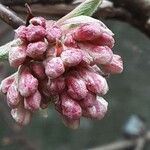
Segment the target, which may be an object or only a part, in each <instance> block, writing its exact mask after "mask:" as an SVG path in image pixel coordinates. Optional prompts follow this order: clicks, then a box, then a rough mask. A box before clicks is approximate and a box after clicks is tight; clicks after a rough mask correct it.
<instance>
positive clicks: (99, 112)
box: [83, 97, 108, 120]
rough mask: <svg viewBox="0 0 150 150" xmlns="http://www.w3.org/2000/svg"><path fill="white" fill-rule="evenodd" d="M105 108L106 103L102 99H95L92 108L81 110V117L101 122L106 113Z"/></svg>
mask: <svg viewBox="0 0 150 150" xmlns="http://www.w3.org/2000/svg"><path fill="white" fill-rule="evenodd" d="M107 106H108V103H107V102H106V101H105V100H104V99H103V98H102V97H97V100H96V101H95V103H94V105H93V106H92V107H87V108H86V109H83V116H84V117H87V118H91V119H98V120H101V119H102V118H103V117H104V116H105V114H106V112H107Z"/></svg>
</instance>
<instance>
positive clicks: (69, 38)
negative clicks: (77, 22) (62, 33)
mask: <svg viewBox="0 0 150 150" xmlns="http://www.w3.org/2000/svg"><path fill="white" fill-rule="evenodd" d="M64 45H65V46H67V47H72V48H77V47H78V45H77V42H76V41H75V40H74V38H73V36H72V35H71V34H68V35H66V37H65V39H64Z"/></svg>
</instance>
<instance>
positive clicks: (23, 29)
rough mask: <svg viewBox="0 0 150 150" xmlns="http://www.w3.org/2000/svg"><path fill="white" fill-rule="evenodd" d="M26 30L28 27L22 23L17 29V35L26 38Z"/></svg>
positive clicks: (22, 38)
mask: <svg viewBox="0 0 150 150" xmlns="http://www.w3.org/2000/svg"><path fill="white" fill-rule="evenodd" d="M26 32H27V27H26V26H23V25H22V26H20V27H19V28H17V29H16V30H15V37H16V38H20V39H21V40H26Z"/></svg>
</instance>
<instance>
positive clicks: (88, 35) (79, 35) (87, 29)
mask: <svg viewBox="0 0 150 150" xmlns="http://www.w3.org/2000/svg"><path fill="white" fill-rule="evenodd" d="M103 33H107V34H110V30H108V28H107V27H106V26H103V25H102V24H100V23H96V22H95V23H90V24H83V25H81V26H80V27H78V28H77V29H75V31H74V39H75V40H77V41H93V40H95V39H100V38H101V36H102V34H103ZM110 35H112V32H111V34H110Z"/></svg>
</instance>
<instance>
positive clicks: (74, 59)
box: [60, 48, 82, 67]
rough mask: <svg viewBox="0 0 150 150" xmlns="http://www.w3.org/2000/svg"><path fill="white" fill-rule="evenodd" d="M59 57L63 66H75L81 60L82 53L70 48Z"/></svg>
mask: <svg viewBox="0 0 150 150" xmlns="http://www.w3.org/2000/svg"><path fill="white" fill-rule="evenodd" d="M60 57H61V59H62V61H63V63H64V65H65V66H68V67H71V66H76V65H78V64H79V63H80V62H81V60H82V52H81V50H79V49H74V48H70V49H66V50H65V51H63V52H62V53H61V55H60Z"/></svg>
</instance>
